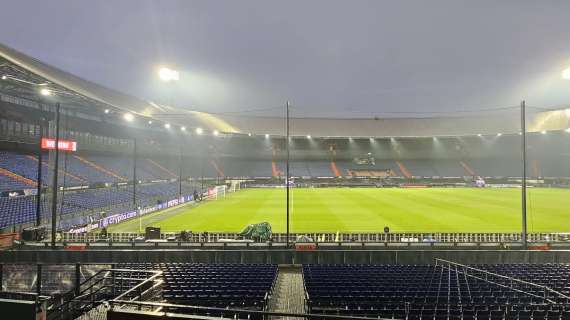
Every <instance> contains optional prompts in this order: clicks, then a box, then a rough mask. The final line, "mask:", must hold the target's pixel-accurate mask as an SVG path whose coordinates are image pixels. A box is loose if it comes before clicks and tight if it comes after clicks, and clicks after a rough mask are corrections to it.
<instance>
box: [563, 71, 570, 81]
mask: <svg viewBox="0 0 570 320" xmlns="http://www.w3.org/2000/svg"><path fill="white" fill-rule="evenodd" d="M562 79H566V80H570V68H568V69H564V71H562Z"/></svg>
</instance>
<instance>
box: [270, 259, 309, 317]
mask: <svg viewBox="0 0 570 320" xmlns="http://www.w3.org/2000/svg"><path fill="white" fill-rule="evenodd" d="M269 311H272V312H284V313H305V312H306V311H305V284H304V282H303V270H302V268H301V267H300V266H280V267H279V271H278V274H277V281H276V282H275V287H274V289H273V294H272V295H271V298H270V300H269ZM275 319H285V317H275Z"/></svg>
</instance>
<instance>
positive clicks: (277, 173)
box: [271, 161, 282, 178]
mask: <svg viewBox="0 0 570 320" xmlns="http://www.w3.org/2000/svg"><path fill="white" fill-rule="evenodd" d="M271 175H272V176H273V178H277V177H280V176H281V175H282V172H281V170H279V167H278V166H277V162H275V161H271Z"/></svg>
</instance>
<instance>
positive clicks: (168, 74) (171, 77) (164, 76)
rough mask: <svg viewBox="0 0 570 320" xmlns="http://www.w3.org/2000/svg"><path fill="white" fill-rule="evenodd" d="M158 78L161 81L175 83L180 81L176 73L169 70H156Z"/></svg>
mask: <svg viewBox="0 0 570 320" xmlns="http://www.w3.org/2000/svg"><path fill="white" fill-rule="evenodd" d="M158 77H159V78H160V80H162V81H177V80H180V75H179V74H178V71H176V70H172V69H169V68H160V69H159V70H158Z"/></svg>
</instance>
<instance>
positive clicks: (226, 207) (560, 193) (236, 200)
mask: <svg viewBox="0 0 570 320" xmlns="http://www.w3.org/2000/svg"><path fill="white" fill-rule="evenodd" d="M262 221H267V222H269V223H271V225H272V227H273V232H285V190H284V189H244V190H241V191H238V192H236V193H231V194H228V195H227V196H226V197H225V198H223V199H219V200H215V201H207V202H205V203H202V204H199V205H196V206H194V205H186V206H183V207H180V208H171V209H168V210H165V211H161V212H157V213H153V214H149V215H148V216H145V217H143V218H142V219H134V220H130V221H126V222H123V223H121V224H118V225H115V226H112V227H110V228H109V231H110V232H138V231H139V230H144V227H145V226H149V225H152V226H158V227H161V228H162V231H163V232H170V231H180V230H192V231H193V232H203V231H210V232H239V231H240V230H242V229H243V227H244V226H245V225H247V224H250V223H258V222H262ZM386 225H387V226H389V227H390V229H391V231H392V232H520V230H521V191H520V189H516V188H512V189H491V188H486V189H475V188H425V189H400V188H393V189H389V188H386V189H375V188H309V189H301V188H299V189H292V190H291V224H290V226H291V232H295V233H305V232H306V233H309V232H337V231H340V232H382V230H383V228H384V226H386ZM528 231H529V232H570V190H566V189H545V188H531V189H529V191H528Z"/></svg>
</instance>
